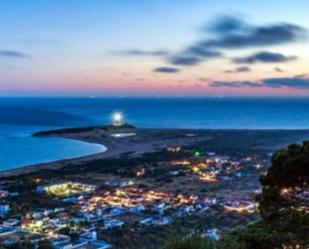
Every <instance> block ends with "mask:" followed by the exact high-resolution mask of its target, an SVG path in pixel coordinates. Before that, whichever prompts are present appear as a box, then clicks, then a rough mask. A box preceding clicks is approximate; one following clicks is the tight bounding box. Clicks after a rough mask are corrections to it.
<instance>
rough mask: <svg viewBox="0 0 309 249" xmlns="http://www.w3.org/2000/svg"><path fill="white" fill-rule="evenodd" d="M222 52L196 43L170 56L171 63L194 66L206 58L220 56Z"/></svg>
mask: <svg viewBox="0 0 309 249" xmlns="http://www.w3.org/2000/svg"><path fill="white" fill-rule="evenodd" d="M221 56H222V53H221V52H218V51H213V50H209V49H206V48H204V47H202V46H199V45H194V46H191V47H188V48H186V49H185V50H183V51H182V52H180V53H178V54H176V55H173V56H171V57H170V58H169V63H171V64H173V65H181V66H194V65H197V64H199V63H201V62H203V61H204V60H209V59H214V58H219V57H221Z"/></svg>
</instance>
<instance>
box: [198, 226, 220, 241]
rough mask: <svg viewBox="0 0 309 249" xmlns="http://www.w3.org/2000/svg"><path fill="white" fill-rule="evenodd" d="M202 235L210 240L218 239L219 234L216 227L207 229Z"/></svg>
mask: <svg viewBox="0 0 309 249" xmlns="http://www.w3.org/2000/svg"><path fill="white" fill-rule="evenodd" d="M202 237H207V238H209V239H211V240H219V239H220V235H219V232H218V230H217V229H207V230H206V233H204V234H203V235H202Z"/></svg>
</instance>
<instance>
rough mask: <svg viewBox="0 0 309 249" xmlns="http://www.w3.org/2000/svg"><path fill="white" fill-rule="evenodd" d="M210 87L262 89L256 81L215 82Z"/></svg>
mask: <svg viewBox="0 0 309 249" xmlns="http://www.w3.org/2000/svg"><path fill="white" fill-rule="evenodd" d="M209 86H210V87H232V88H240V87H261V86H262V84H260V83H258V82H254V81H213V82H212V83H210V84H209Z"/></svg>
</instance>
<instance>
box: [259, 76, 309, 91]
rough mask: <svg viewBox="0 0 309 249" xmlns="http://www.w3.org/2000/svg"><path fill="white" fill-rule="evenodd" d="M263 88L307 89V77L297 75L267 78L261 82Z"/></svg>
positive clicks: (308, 80) (308, 79)
mask: <svg viewBox="0 0 309 249" xmlns="http://www.w3.org/2000/svg"><path fill="white" fill-rule="evenodd" d="M262 83H263V84H264V85H265V86H268V87H272V88H281V87H290V88H299V89H309V77H308V75H297V76H294V77H290V78H289V77H283V78H269V79H264V80H262Z"/></svg>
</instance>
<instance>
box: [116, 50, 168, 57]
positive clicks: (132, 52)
mask: <svg viewBox="0 0 309 249" xmlns="http://www.w3.org/2000/svg"><path fill="white" fill-rule="evenodd" d="M112 53H113V54H117V55H126V56H159V57H160V56H165V55H168V54H169V53H168V51H166V50H152V51H146V50H139V49H128V50H123V51H116V52H112Z"/></svg>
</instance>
